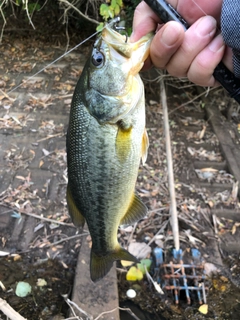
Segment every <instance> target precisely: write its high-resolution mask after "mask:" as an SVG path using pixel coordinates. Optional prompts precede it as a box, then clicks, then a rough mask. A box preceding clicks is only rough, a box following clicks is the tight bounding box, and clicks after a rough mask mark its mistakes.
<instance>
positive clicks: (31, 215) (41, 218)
mask: <svg viewBox="0 0 240 320" xmlns="http://www.w3.org/2000/svg"><path fill="white" fill-rule="evenodd" d="M0 205H2V206H6V205H4V204H2V203H0ZM11 209H12V211H14V210H17V211H18V212H19V213H23V214H26V215H27V216H30V217H33V218H36V219H39V220H44V221H47V222H51V223H56V224H61V225H63V226H67V227H73V228H76V227H75V226H74V225H73V224H72V223H66V222H62V221H57V220H53V219H49V218H45V217H42V216H39V215H37V214H34V213H29V212H27V211H24V210H22V209H20V208H16V209H14V208H11Z"/></svg>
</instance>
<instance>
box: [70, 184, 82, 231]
mask: <svg viewBox="0 0 240 320" xmlns="http://www.w3.org/2000/svg"><path fill="white" fill-rule="evenodd" d="M67 205H68V211H69V214H70V216H71V218H72V221H73V223H74V225H75V226H76V227H83V226H84V223H85V219H84V217H83V215H82V214H81V213H80V211H79V210H78V208H77V206H76V203H75V201H74V200H73V197H72V193H71V190H70V187H69V184H68V186H67Z"/></svg>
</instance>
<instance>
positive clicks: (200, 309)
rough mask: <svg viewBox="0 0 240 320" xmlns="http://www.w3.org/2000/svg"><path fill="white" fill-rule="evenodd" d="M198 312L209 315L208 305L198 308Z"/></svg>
mask: <svg viewBox="0 0 240 320" xmlns="http://www.w3.org/2000/svg"><path fill="white" fill-rule="evenodd" d="M198 311H199V312H201V313H202V314H207V313H208V305H207V304H202V305H201V306H200V307H199V308H198Z"/></svg>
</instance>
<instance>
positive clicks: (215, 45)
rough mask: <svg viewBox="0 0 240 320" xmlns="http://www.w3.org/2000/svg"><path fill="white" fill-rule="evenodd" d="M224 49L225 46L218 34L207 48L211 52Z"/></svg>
mask: <svg viewBox="0 0 240 320" xmlns="http://www.w3.org/2000/svg"><path fill="white" fill-rule="evenodd" d="M224 47H225V44H224V41H223V38H222V35H221V34H219V35H218V36H217V37H216V38H214V39H213V40H212V41H211V43H210V44H209V46H208V48H209V49H210V50H211V51H212V52H218V51H219V50H222V49H224Z"/></svg>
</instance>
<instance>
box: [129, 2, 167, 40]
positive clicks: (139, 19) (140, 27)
mask: <svg viewBox="0 0 240 320" xmlns="http://www.w3.org/2000/svg"><path fill="white" fill-rule="evenodd" d="M159 23H161V21H160V19H159V18H158V16H157V15H156V14H155V13H154V12H153V11H152V9H150V8H149V6H148V5H147V4H146V3H145V2H144V1H142V2H141V3H140V4H139V5H138V6H137V7H136V9H135V11H134V18H133V26H132V28H133V33H132V35H131V37H130V39H131V41H132V42H135V41H137V40H139V39H140V38H141V37H143V36H145V35H146V34H147V33H149V32H151V31H155V30H156V29H157V25H158V24H159Z"/></svg>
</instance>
